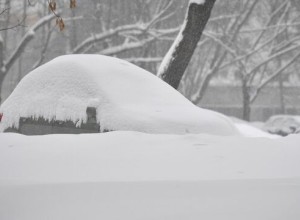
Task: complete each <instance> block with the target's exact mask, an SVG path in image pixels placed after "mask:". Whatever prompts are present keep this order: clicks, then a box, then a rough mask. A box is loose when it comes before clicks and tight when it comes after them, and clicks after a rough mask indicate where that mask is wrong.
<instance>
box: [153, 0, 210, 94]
mask: <svg viewBox="0 0 300 220" xmlns="http://www.w3.org/2000/svg"><path fill="white" fill-rule="evenodd" d="M215 1H216V0H206V1H205V3H204V4H198V3H195V1H193V2H192V1H191V2H190V4H189V6H188V11H187V15H186V20H185V23H184V24H183V27H182V28H181V31H180V33H179V35H178V36H177V38H176V40H175V42H174V43H173V45H172V47H171V48H170V50H169V51H168V53H167V55H166V56H165V58H164V59H163V61H162V64H161V66H160V68H159V71H158V76H159V77H161V78H162V79H163V80H164V81H166V82H167V83H168V84H170V85H171V86H172V87H174V88H175V89H177V88H178V86H179V83H180V81H181V78H182V76H183V74H184V72H185V70H186V68H187V66H188V64H189V62H190V59H191V57H192V55H193V53H194V50H195V49H196V47H197V44H198V42H199V40H200V37H201V35H202V32H203V30H204V28H205V26H206V23H207V22H208V19H209V17H210V14H211V11H212V8H213V6H214V3H215Z"/></svg>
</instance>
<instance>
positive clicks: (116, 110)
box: [0, 55, 238, 135]
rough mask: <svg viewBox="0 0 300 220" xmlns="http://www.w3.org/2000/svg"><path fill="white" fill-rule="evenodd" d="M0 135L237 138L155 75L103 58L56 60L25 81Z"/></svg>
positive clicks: (226, 122)
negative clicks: (112, 133) (115, 133)
mask: <svg viewBox="0 0 300 220" xmlns="http://www.w3.org/2000/svg"><path fill="white" fill-rule="evenodd" d="M0 113H2V114H3V117H2V120H1V122H0V131H8V132H9V131H13V132H18V133H22V134H28V135H36V134H51V133H91V132H105V131H117V130H119V131H120V130H123V131H124V130H126V131H140V132H146V133H172V134H185V133H210V134H218V135H233V134H237V133H238V132H237V129H236V128H235V126H234V124H233V123H232V122H231V121H230V119H228V118H227V117H225V116H223V115H221V114H219V113H216V112H213V111H210V110H205V109H201V108H199V107H197V106H195V105H194V104H192V103H191V102H190V101H189V100H187V99H186V98H185V97H184V96H182V95H181V94H180V93H179V92H177V91H176V90H175V89H173V88H172V87H171V86H169V85H168V84H167V83H165V82H163V81H162V80H161V79H159V78H158V77H156V76H154V75H153V74H151V73H149V72H147V71H146V70H143V69H141V68H139V67H137V66H135V65H133V64H131V63H129V62H127V61H124V60H120V59H117V58H113V57H108V56H101V55H66V56H61V57H58V58H56V59H54V60H52V61H50V62H48V63H46V64H44V65H42V66H40V67H39V68H37V69H35V70H33V71H32V72H31V73H29V74H28V75H27V76H26V77H24V78H23V79H22V80H21V82H20V83H19V85H18V86H17V87H16V89H15V90H14V91H13V93H12V94H11V95H10V96H9V97H8V99H7V100H5V102H4V103H3V104H2V105H1V107H0Z"/></svg>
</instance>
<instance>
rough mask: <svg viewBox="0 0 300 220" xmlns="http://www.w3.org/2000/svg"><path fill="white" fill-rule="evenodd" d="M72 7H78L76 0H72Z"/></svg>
mask: <svg viewBox="0 0 300 220" xmlns="http://www.w3.org/2000/svg"><path fill="white" fill-rule="evenodd" d="M70 8H76V0H70Z"/></svg>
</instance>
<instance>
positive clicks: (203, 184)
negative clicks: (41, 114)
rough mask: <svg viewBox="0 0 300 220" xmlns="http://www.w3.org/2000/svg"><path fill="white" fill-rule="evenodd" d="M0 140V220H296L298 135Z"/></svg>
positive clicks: (19, 137) (110, 135)
mask: <svg viewBox="0 0 300 220" xmlns="http://www.w3.org/2000/svg"><path fill="white" fill-rule="evenodd" d="M0 140H1V142H0V219H5V220H19V219H22V220H40V219H55V220H81V219H107V220H112V219H124V220H126V219H130V220H140V219H149V220H150V219H151V220H152V219H157V220H160V219H163V220H166V219H170V220H177V219H178V220H181V219H190V220H194V219H195V220H196V219H197V220H198V219H206V220H219V219H228V220H229V219H230V220H241V219H242V220H253V219H255V220H266V219H272V220H282V219H289V220H298V219H300V209H299V204H300V169H299V167H300V160H299V158H300V146H299V143H300V136H299V135H290V136H288V137H285V138H279V139H275V140H273V139H269V138H245V137H237V136H212V135H204V134H188V135H166V134H156V135H155V134H145V133H139V132H127V131H117V132H109V133H102V134H85V135H45V136H23V135H19V134H12V133H1V134H0Z"/></svg>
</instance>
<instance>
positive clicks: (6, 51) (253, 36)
mask: <svg viewBox="0 0 300 220" xmlns="http://www.w3.org/2000/svg"><path fill="white" fill-rule="evenodd" d="M57 4H58V6H57V8H58V9H59V10H61V12H60V13H61V16H62V17H63V20H64V24H65V29H64V30H63V31H62V32H60V31H59V29H58V28H57V27H56V25H55V16H53V14H52V13H51V12H49V9H48V3H47V1H37V0H30V1H28V0H18V1H13V0H0V13H1V14H0V30H1V31H0V67H1V68H0V69H1V71H0V84H1V86H0V88H1V87H2V88H1V92H0V95H1V97H2V100H4V99H5V98H6V97H7V96H8V95H9V94H10V93H11V92H12V91H13V89H14V88H15V86H16V85H17V83H18V82H19V81H20V80H21V79H22V78H23V77H24V76H25V75H26V74H27V73H28V72H29V71H31V70H32V69H33V68H36V67H38V66H39V65H41V64H43V63H45V62H47V61H49V60H51V59H53V58H54V57H56V56H59V55H63V54H72V53H95V54H105V55H110V56H117V57H120V58H123V59H126V60H128V61H130V62H133V63H135V64H136V65H139V66H141V67H142V68H145V69H147V70H149V71H150V72H152V73H153V74H156V73H157V71H158V67H159V64H160V62H161V60H162V58H163V57H164V55H165V54H166V52H167V51H168V49H169V47H170V46H171V44H172V42H173V41H174V38H175V37H176V35H177V33H178V31H179V29H180V26H181V24H182V23H183V21H184V16H185V12H186V9H187V5H188V1H181V0H172V1H171V0H130V1H124V0H85V1H83V0H81V1H80V0H77V7H76V8H74V9H72V10H70V9H69V0H60V1H57ZM299 15H300V5H299V1H298V0H285V1H282V0H222V1H220V0H219V1H216V4H215V6H214V9H213V12H212V16H211V18H210V20H209V22H208V24H207V26H206V29H205V31H204V33H203V36H202V38H201V40H200V42H199V43H198V46H197V48H196V51H195V53H194V55H193V58H192V61H191V62H190V64H189V66H188V69H187V71H186V72H185V75H184V77H183V79H182V81H181V84H180V86H179V91H180V92H181V93H182V94H184V95H185V96H186V97H187V98H188V99H190V100H191V101H192V102H194V103H195V104H197V105H199V106H202V107H206V108H212V109H214V110H217V111H221V112H223V113H226V114H229V115H234V116H236V117H241V118H244V119H246V120H265V119H266V118H267V117H269V116H270V115H272V114H275V113H276V114H278V113H293V114H300V92H298V91H299V85H300V80H299V60H300V58H299V56H300V54H299V52H300V37H299V36H300V33H299V32H300V17H299ZM1 82H2V83H1ZM297 103H299V104H297Z"/></svg>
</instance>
